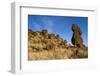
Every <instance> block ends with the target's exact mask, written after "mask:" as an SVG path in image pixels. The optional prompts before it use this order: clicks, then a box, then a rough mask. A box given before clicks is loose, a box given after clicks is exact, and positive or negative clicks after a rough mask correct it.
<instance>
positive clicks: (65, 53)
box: [28, 29, 88, 60]
mask: <svg viewBox="0 0 100 76" xmlns="http://www.w3.org/2000/svg"><path fill="white" fill-rule="evenodd" d="M87 57H88V50H87V48H84V49H81V48H78V47H75V46H72V45H68V44H67V41H66V40H63V39H62V38H61V37H59V35H55V34H51V33H49V32H48V31H47V30H41V31H32V30H31V29H29V30H28V60H52V59H72V58H87Z"/></svg>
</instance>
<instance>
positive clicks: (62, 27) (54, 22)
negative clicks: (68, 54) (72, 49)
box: [28, 15, 88, 45]
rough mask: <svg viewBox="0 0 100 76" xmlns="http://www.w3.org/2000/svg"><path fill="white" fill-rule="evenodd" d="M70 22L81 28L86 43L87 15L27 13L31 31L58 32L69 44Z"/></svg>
mask: <svg viewBox="0 0 100 76" xmlns="http://www.w3.org/2000/svg"><path fill="white" fill-rule="evenodd" d="M72 24H77V25H78V26H79V27H80V28H81V31H82V32H83V34H82V38H83V41H84V44H85V45H88V41H87V40H88V17H74V16H50V15H49V16H47V15H28V28H29V29H32V30H33V31H41V30H43V29H47V30H48V31H49V32H50V33H54V34H59V36H60V37H61V38H63V39H64V40H67V41H68V43H70V44H71V38H72V35H73V32H72V30H71V27H72Z"/></svg>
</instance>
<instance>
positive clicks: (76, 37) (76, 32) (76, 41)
mask: <svg viewBox="0 0 100 76" xmlns="http://www.w3.org/2000/svg"><path fill="white" fill-rule="evenodd" d="M72 31H73V36H72V40H71V41H72V44H73V45H74V46H76V47H78V48H83V47H84V45H83V39H82V37H81V35H82V31H81V29H80V27H79V26H78V25H76V24H72Z"/></svg>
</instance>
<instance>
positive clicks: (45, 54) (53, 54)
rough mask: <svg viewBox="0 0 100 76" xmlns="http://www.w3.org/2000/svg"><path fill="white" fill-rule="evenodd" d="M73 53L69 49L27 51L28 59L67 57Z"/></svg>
mask: <svg viewBox="0 0 100 76" xmlns="http://www.w3.org/2000/svg"><path fill="white" fill-rule="evenodd" d="M72 55H73V52H72V51H71V50H66V49H61V50H55V51H52V50H51V51H50V50H49V51H46V50H45V51H38V52H32V51H29V52H28V59H29V60H52V59H69V58H71V56H72Z"/></svg>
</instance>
